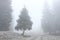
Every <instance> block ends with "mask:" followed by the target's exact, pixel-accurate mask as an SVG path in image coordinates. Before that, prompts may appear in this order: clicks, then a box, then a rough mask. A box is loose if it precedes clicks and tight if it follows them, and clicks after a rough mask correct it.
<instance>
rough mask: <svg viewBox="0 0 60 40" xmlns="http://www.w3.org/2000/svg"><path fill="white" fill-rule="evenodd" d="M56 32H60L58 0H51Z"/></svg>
mask: <svg viewBox="0 0 60 40" xmlns="http://www.w3.org/2000/svg"><path fill="white" fill-rule="evenodd" d="M53 10H54V14H55V28H56V32H60V0H53Z"/></svg>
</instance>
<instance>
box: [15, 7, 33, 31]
mask: <svg viewBox="0 0 60 40" xmlns="http://www.w3.org/2000/svg"><path fill="white" fill-rule="evenodd" d="M17 22H18V24H17V26H16V27H15V29H16V30H27V29H28V30H30V29H31V28H32V21H31V20H30V17H29V15H28V11H27V9H26V8H25V7H24V8H23V10H22V12H21V15H20V16H19V19H18V21H17Z"/></svg>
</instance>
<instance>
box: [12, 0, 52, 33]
mask: <svg viewBox="0 0 60 40" xmlns="http://www.w3.org/2000/svg"><path fill="white" fill-rule="evenodd" d="M45 1H46V0H12V9H13V12H12V17H13V20H12V25H11V30H13V31H16V30H15V29H14V27H15V26H16V24H17V22H16V20H18V18H19V17H18V16H19V14H20V12H21V10H22V8H23V7H24V6H25V7H26V8H27V10H28V12H29V15H30V17H31V20H32V22H33V26H32V30H31V31H29V32H31V33H41V34H42V33H43V30H42V28H41V19H42V16H43V14H42V10H43V8H44V2H45ZM48 2H49V5H51V2H52V1H51V0H48ZM12 27H13V28H12Z"/></svg>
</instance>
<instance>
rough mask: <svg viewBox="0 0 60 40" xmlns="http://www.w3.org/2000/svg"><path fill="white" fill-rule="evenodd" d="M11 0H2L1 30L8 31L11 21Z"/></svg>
mask: <svg viewBox="0 0 60 40" xmlns="http://www.w3.org/2000/svg"><path fill="white" fill-rule="evenodd" d="M10 5H11V0H0V31H8V30H9V25H10V22H11V11H12V10H11V6H10Z"/></svg>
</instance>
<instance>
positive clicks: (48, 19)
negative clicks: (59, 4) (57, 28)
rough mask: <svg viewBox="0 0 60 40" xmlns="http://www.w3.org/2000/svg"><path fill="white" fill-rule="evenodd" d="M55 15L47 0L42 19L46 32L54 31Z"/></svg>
mask: <svg viewBox="0 0 60 40" xmlns="http://www.w3.org/2000/svg"><path fill="white" fill-rule="evenodd" d="M54 22H55V21H54V16H53V15H52V13H51V11H50V7H49V5H48V3H47V1H45V6H44V10H43V19H42V28H43V30H44V32H49V33H51V32H54V29H53V27H54Z"/></svg>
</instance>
